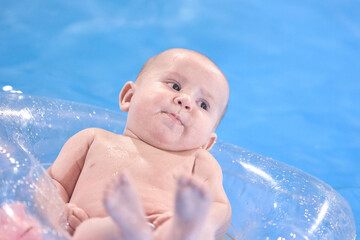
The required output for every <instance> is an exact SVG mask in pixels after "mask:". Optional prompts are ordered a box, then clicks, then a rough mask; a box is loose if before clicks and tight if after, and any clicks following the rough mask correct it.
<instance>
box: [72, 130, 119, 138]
mask: <svg viewBox="0 0 360 240" xmlns="http://www.w3.org/2000/svg"><path fill="white" fill-rule="evenodd" d="M78 134H82V135H88V136H91V137H92V138H93V139H108V140H113V139H120V138H121V137H122V135H119V134H116V133H113V132H110V131H107V130H105V129H101V128H86V129H84V130H82V131H80V132H79V133H78Z"/></svg>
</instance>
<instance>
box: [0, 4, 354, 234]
mask: <svg viewBox="0 0 360 240" xmlns="http://www.w3.org/2000/svg"><path fill="white" fill-rule="evenodd" d="M0 4H1V8H0V89H2V88H3V87H4V86H6V85H10V86H12V87H13V88H14V89H16V90H20V91H22V92H24V93H27V94H32V95H41V96H47V97H55V98H62V99H67V100H73V101H77V102H83V103H88V104H93V105H97V106H100V107H103V108H108V109H111V110H116V111H117V110H118V103H117V101H118V100H117V99H118V93H119V91H120V89H121V87H122V85H123V84H124V83H125V82H126V81H129V80H134V79H135V77H136V74H137V72H138V71H139V70H140V68H141V66H142V64H143V63H144V62H145V61H146V60H147V59H148V58H149V57H151V56H153V55H154V54H156V53H159V52H161V51H163V50H165V49H168V48H172V47H183V48H190V49H194V50H197V51H200V52H202V53H204V54H206V55H207V56H209V57H210V58H212V59H213V60H214V61H215V62H216V63H217V64H218V65H219V67H220V68H221V69H222V70H223V71H224V73H225V74H226V75H227V77H228V80H229V83H230V86H231V97H230V102H229V108H228V112H227V114H226V115H225V118H224V120H223V122H222V123H221V125H220V126H219V129H218V131H217V133H218V135H219V138H220V139H221V140H224V141H226V142H230V143H233V144H236V145H239V146H241V147H243V148H246V149H249V150H251V151H253V152H257V153H260V154H263V155H266V156H270V157H272V158H275V159H277V160H279V161H282V162H285V163H288V164H290V165H293V166H295V167H297V168H300V169H302V170H304V171H306V172H308V173H310V174H312V175H314V176H316V177H317V178H319V179H321V180H323V181H325V182H326V183H328V184H330V185H331V186H332V187H333V188H335V189H336V190H337V191H338V192H339V193H340V194H342V195H343V196H344V197H345V198H346V199H347V200H348V201H349V203H350V205H351V207H352V209H353V212H354V214H355V218H356V223H357V229H360V201H359V199H360V174H358V172H359V171H360V161H359V160H360V107H359V106H360V61H359V59H360V14H359V12H360V2H359V1H357V0H346V1H344V0H338V1H336V0H329V1H317V2H315V1H307V0H306V1H285V0H283V1H281V0H275V1H271V2H270V1H269V2H265V1H254V0H244V1H235V0H224V1H213V0H210V1H209V0H207V1H205V0H185V1H159V0H158V1H138V0H136V1H114V0H113V1H106V2H104V1H100V0H92V1H82V2H81V3H80V2H79V3H74V2H73V1H70V0H66V1H64V0H62V1H51V2H49V1H44V0H43V1H41V0H38V1H1V2H0ZM5 89H6V88H5Z"/></svg>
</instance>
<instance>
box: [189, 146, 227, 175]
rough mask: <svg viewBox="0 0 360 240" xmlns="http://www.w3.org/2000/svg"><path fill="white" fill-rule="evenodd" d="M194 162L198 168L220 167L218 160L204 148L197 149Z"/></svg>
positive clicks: (215, 168) (216, 168)
mask: <svg viewBox="0 0 360 240" xmlns="http://www.w3.org/2000/svg"><path fill="white" fill-rule="evenodd" d="M195 162H196V165H197V167H198V168H201V169H203V168H206V169H212V170H220V171H221V167H220V165H219V163H218V161H217V160H216V159H215V158H214V157H213V155H211V153H209V151H207V150H204V149H199V150H197V151H196V154H195Z"/></svg>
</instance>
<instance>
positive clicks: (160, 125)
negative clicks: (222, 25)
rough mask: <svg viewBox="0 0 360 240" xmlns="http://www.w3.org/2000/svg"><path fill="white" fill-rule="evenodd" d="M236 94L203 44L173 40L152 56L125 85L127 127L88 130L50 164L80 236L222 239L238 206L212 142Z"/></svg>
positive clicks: (122, 94)
mask: <svg viewBox="0 0 360 240" xmlns="http://www.w3.org/2000/svg"><path fill="white" fill-rule="evenodd" d="M228 98H229V86H228V83H227V80H226V78H225V76H224V74H223V73H222V72H221V70H220V69H219V68H218V67H217V66H216V65H215V64H214V63H213V62H212V61H211V60H210V59H208V58H207V57H205V56H204V55H202V54H200V53H198V52H195V51H191V50H186V49H170V50H167V51H165V52H162V53H160V54H158V55H156V56H154V57H152V58H151V59H150V60H149V61H147V62H146V63H145V65H144V66H143V68H142V69H141V71H140V73H139V75H138V77H137V79H136V81H135V82H127V83H126V84H125V85H124V87H123V89H122V90H121V92H120V96H119V103H120V109H121V110H123V111H125V112H128V117H127V122H126V126H125V130H124V132H123V135H117V134H114V133H111V132H108V131H105V130H102V129H94V128H92V129H86V130H83V131H81V132H79V133H77V134H76V135H74V136H73V137H71V138H70V139H69V140H68V141H67V142H66V144H65V145H64V146H63V148H62V150H61V152H60V154H59V156H58V158H57V159H56V161H55V162H54V163H53V164H52V165H51V167H50V168H49V169H48V173H49V175H50V177H51V178H52V179H53V180H54V182H55V184H56V186H57V188H58V189H59V191H60V194H61V196H62V198H63V200H64V201H65V203H66V204H67V216H68V224H69V228H68V230H69V232H70V233H71V234H72V235H73V238H74V239H87V240H89V239H128V240H145V239H164V240H165V239H166V240H169V239H172V240H187V239H220V238H222V237H223V236H224V234H225V233H226V231H227V229H228V227H229V225H230V220H231V207H230V204H229V200H228V198H227V196H226V194H225V192H224V189H223V186H222V172H221V168H220V166H219V164H218V163H217V161H216V160H215V159H214V158H213V157H212V156H211V154H210V153H209V152H208V150H209V149H211V147H212V146H213V144H214V143H215V140H216V134H215V132H214V131H215V129H216V127H217V125H218V124H219V122H220V120H221V118H222V116H223V115H224V113H225V111H226V107H227V102H228ZM114 179H115V180H114Z"/></svg>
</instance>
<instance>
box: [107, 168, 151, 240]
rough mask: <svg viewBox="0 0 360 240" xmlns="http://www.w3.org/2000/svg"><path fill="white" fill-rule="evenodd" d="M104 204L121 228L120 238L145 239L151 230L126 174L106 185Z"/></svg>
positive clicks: (149, 235)
mask: <svg viewBox="0 0 360 240" xmlns="http://www.w3.org/2000/svg"><path fill="white" fill-rule="evenodd" d="M104 206H105V209H106V210H107V212H108V214H109V215H110V217H111V218H112V219H113V220H114V222H115V223H116V225H117V226H118V227H119V228H120V230H121V237H122V238H121V239H126V240H147V239H151V238H152V231H151V229H150V227H149V225H148V223H147V221H146V219H145V214H144V211H143V209H142V206H141V203H140V201H139V199H138V197H137V195H136V192H135V190H134V188H133V187H132V186H131V184H130V182H129V179H128V177H127V176H126V175H122V176H120V177H119V178H118V179H117V180H115V181H113V182H112V183H111V184H109V185H108V187H107V189H106V191H105V197H104Z"/></svg>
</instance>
